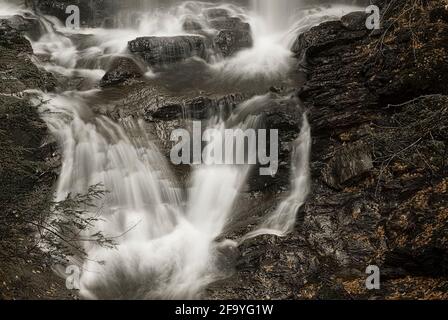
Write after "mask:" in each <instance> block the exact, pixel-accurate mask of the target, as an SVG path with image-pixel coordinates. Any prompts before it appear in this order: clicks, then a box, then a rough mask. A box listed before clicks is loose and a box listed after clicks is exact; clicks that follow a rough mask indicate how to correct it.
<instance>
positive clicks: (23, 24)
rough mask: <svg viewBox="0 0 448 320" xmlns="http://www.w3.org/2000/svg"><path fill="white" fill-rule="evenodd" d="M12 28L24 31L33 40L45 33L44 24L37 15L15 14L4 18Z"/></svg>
mask: <svg viewBox="0 0 448 320" xmlns="http://www.w3.org/2000/svg"><path fill="white" fill-rule="evenodd" d="M4 21H5V23H6V24H7V25H8V26H10V27H11V28H12V29H15V30H17V31H19V32H22V33H24V34H26V35H27V36H29V37H30V38H31V39H32V40H34V41H36V40H38V39H39V38H40V37H41V36H42V34H43V33H44V29H43V26H42V24H41V23H40V21H39V19H38V18H37V17H33V16H31V15H25V16H20V15H15V16H12V17H10V18H7V19H5V20H4Z"/></svg>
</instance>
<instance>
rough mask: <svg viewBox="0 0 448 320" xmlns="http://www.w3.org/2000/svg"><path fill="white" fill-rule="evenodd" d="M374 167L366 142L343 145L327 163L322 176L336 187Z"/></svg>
mask: <svg viewBox="0 0 448 320" xmlns="http://www.w3.org/2000/svg"><path fill="white" fill-rule="evenodd" d="M371 169H373V160H372V155H371V151H370V150H369V148H368V146H367V145H365V144H359V143H358V144H352V145H348V146H343V147H342V148H341V149H339V150H337V151H336V153H335V155H334V156H333V157H332V158H331V160H330V161H329V162H328V163H327V165H326V167H325V169H324V170H323V173H322V176H323V179H324V181H325V182H326V183H327V184H328V185H329V186H331V187H333V188H335V189H341V188H342V187H343V185H344V184H346V183H347V182H350V181H351V180H353V179H355V178H359V177H360V176H362V175H363V174H365V173H367V172H369V171H370V170H371Z"/></svg>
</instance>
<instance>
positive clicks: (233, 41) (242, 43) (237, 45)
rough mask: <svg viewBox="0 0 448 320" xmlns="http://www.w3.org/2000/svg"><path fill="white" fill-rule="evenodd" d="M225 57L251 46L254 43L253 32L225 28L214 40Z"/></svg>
mask: <svg viewBox="0 0 448 320" xmlns="http://www.w3.org/2000/svg"><path fill="white" fill-rule="evenodd" d="M214 42H215V45H216V46H217V47H218V48H219V50H220V51H221V53H222V55H223V56H224V57H229V56H232V55H234V54H235V53H236V52H238V51H241V50H242V49H247V48H251V47H252V45H253V39H252V33H251V32H250V31H245V30H223V31H220V32H219V33H218V35H217V37H216V38H215V40H214Z"/></svg>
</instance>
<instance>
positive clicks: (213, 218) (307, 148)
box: [0, 0, 333, 299]
mask: <svg viewBox="0 0 448 320" xmlns="http://www.w3.org/2000/svg"><path fill="white" fill-rule="evenodd" d="M178 2H179V3H178ZM162 3H164V4H166V2H165V1H140V0H138V1H132V2H131V3H130V4H128V8H126V9H123V14H126V10H131V11H132V10H133V11H135V10H137V9H139V10H141V12H139V17H140V19H139V20H138V21H134V22H136V23H129V24H126V23H124V22H123V21H125V20H126V19H124V20H123V21H122V22H123V26H122V27H120V28H116V29H114V30H113V32H112V31H111V30H108V29H103V28H96V29H81V30H67V29H66V28H65V26H64V25H63V24H62V23H60V22H58V21H57V20H56V19H54V18H51V17H45V19H43V20H42V22H43V23H44V25H45V28H46V31H47V32H46V34H44V35H43V36H42V37H41V39H39V40H38V41H35V42H32V45H33V49H34V51H35V53H36V54H38V55H39V56H43V57H46V58H47V59H43V60H44V61H45V62H39V61H38V60H36V63H38V64H39V65H40V66H42V67H44V68H45V69H47V70H48V71H51V72H54V73H55V74H57V75H58V76H59V77H61V78H64V79H67V78H68V79H74V80H75V79H76V78H83V80H86V79H88V80H89V81H90V82H88V83H87V84H86V85H85V86H86V88H83V90H86V91H81V90H77V91H72V90H73V89H70V90H68V91H64V90H67V89H60V91H58V92H57V93H43V92H32V93H33V94H37V98H36V101H35V103H36V105H41V107H40V111H41V113H42V117H43V119H44V120H45V121H46V123H47V125H48V128H49V129H50V131H51V133H52V134H53V136H54V137H56V138H57V139H58V141H59V145H60V147H61V150H62V152H63V154H62V156H63V161H62V168H61V172H60V176H59V179H58V183H57V190H56V198H57V200H62V199H64V198H66V197H67V195H68V194H83V193H85V192H86V191H87V190H88V189H89V187H90V186H92V185H96V184H99V183H100V184H102V185H103V186H104V188H105V189H106V190H107V191H108V192H109V193H107V195H106V197H105V198H104V199H101V200H98V203H97V207H98V211H95V212H90V213H89V214H90V215H91V216H92V217H96V216H98V215H100V217H101V219H100V220H98V221H97V222H96V223H95V225H94V228H93V230H88V231H84V232H85V234H81V235H82V236H85V237H88V236H89V234H94V233H96V232H102V233H104V234H105V236H109V237H113V238H114V239H115V240H116V242H117V247H116V248H115V249H113V250H110V249H107V248H104V247H101V246H100V245H98V244H95V243H91V242H86V243H84V249H85V251H86V253H87V258H85V257H80V256H78V255H76V254H73V256H72V257H70V259H71V260H70V262H71V263H73V264H76V265H78V266H79V267H80V268H81V270H82V277H81V291H80V294H81V296H82V297H83V298H88V299H160V298H170V299H181V298H198V297H200V294H201V292H202V291H203V289H204V288H205V287H206V286H207V285H208V284H210V283H211V282H213V281H215V280H217V279H221V278H223V277H225V276H227V275H228V274H227V271H228V270H223V268H222V264H223V263H222V259H224V258H225V257H224V258H223V252H232V251H233V250H234V249H235V248H236V247H237V245H238V244H237V243H236V242H233V241H227V240H223V241H219V240H217V239H222V238H224V237H225V236H226V234H224V230H225V229H226V227H227V226H228V225H229V221H232V220H237V219H238V216H237V215H236V214H235V204H236V203H237V201H238V200H239V198H240V195H241V191H242V189H243V188H244V186H245V184H246V182H247V178H248V176H249V173H250V169H251V166H249V165H244V166H237V165H226V166H222V165H206V164H204V165H196V166H192V168H191V170H192V173H191V178H190V181H189V184H188V186H189V187H188V188H187V189H186V190H182V189H181V188H180V187H179V185H178V184H177V181H176V177H175V175H174V174H173V173H172V172H171V166H170V164H169V162H168V161H169V160H168V159H167V158H166V156H165V155H163V154H162V152H161V151H160V150H159V148H158V147H157V145H156V143H155V142H154V141H155V139H156V138H155V137H154V136H153V133H152V132H149V131H148V128H147V126H146V125H145V122H144V121H143V120H141V119H140V120H138V119H132V120H131V119H128V118H125V119H121V120H120V121H112V120H111V119H110V118H109V117H107V116H105V115H102V114H98V113H97V111H96V110H97V108H96V107H98V104H96V103H95V102H92V101H98V100H101V97H99V96H101V94H104V92H102V91H101V89H97V88H98V82H99V80H100V78H101V77H102V75H103V74H104V73H105V71H106V70H105V65H106V64H105V63H104V60H107V61H109V60H108V59H112V58H114V57H115V56H116V55H121V54H124V53H126V49H127V42H128V41H129V40H133V39H135V38H137V37H140V36H150V35H152V36H173V35H179V34H185V31H183V29H182V24H183V22H184V18H185V17H186V16H194V17H196V18H198V19H199V20H200V19H203V18H204V12H205V11H204V10H207V9H209V8H217V7H218V8H220V9H222V8H225V9H226V10H228V11H229V12H230V15H231V16H238V17H242V18H243V20H244V21H247V22H249V23H250V25H251V27H252V30H253V34H254V38H255V39H254V46H253V48H249V49H247V50H243V51H241V52H239V53H238V54H236V55H235V56H232V57H229V58H226V59H224V58H221V59H218V60H216V61H211V62H209V63H205V62H204V63H203V64H202V65H205V67H204V68H205V70H206V72H208V73H207V75H209V76H210V77H211V78H213V79H214V81H217V82H218V83H219V84H221V81H222V82H223V83H224V82H225V81H226V82H233V83H236V84H239V81H241V80H245V81H247V82H255V81H258V80H259V79H260V78H262V79H269V80H272V81H276V80H279V79H285V78H286V75H287V74H288V72H289V71H290V70H291V67H292V66H293V65H294V60H293V58H292V54H291V51H290V50H289V48H288V42H287V41H286V42H285V41H284V36H285V35H287V34H288V31H289V32H293V31H291V30H296V31H297V30H301V31H303V30H306V28H309V27H311V26H312V25H314V24H316V23H318V22H319V21H321V20H322V19H325V18H324V17H325V12H326V11H325V10H324V11H322V12H321V11H319V12H318V13H317V14H315V13H313V14H310V17H313V18H309V19H302V20H299V23H298V25H296V26H293V24H292V23H291V22H290V21H288V17H289V18H291V19H292V20H293V18H294V15H295V11H296V10H297V9H299V8H300V4H301V2H300V1H293V0H278V1H273V0H252V6H253V9H254V10H255V11H256V13H257V15H253V13H252V12H247V11H245V9H243V8H240V7H238V6H236V5H231V4H214V3H211V2H196V1H183V2H181V1H170V2H169V5H167V6H168V8H165V9H163V10H159V11H158V10H155V9H158V8H161V7H162ZM0 9H1V10H3V11H1V10H0V14H1V13H2V12H5V13H10V12H16V8H13V7H7V6H0ZM131 11H128V12H131ZM332 13H333V12H332ZM298 27H299V28H298ZM76 39H77V40H76ZM79 39H85V41H86V42H85V43H84V42H82V43H81V45H80V43H76V41H78V42H79V41H82V40H79ZM148 69H149V68H148ZM179 69H180V70H183V69H181V68H179ZM149 71H150V70H149ZM149 71H148V72H149ZM167 72H171V71H170V70H168V71H167ZM172 78H177V77H172ZM159 79H160V78H158V75H155V76H154V77H153V79H151V80H152V81H157V80H159ZM149 85H151V84H149ZM253 87H256V86H253ZM112 90H113V89H112ZM107 92H112V91H107ZM122 93H123V91H119V92H118V93H115V94H122ZM251 93H252V92H251ZM95 99H97V100H95ZM269 99H272V98H271V95H264V96H255V97H252V98H250V99H248V100H246V101H245V102H243V103H241V104H239V105H238V106H237V108H235V110H234V114H232V119H242V121H236V122H232V121H224V119H220V118H212V119H211V120H210V121H209V122H208V123H207V125H208V128H209V129H210V128H213V129H215V132H216V134H223V131H224V130H225V129H227V126H229V127H230V128H233V129H241V130H244V129H247V128H257V127H258V125H259V123H258V122H259V117H258V116H257V115H256V112H253V113H251V112H252V111H254V110H255V111H256V110H259V109H258V108H259V107H260V106H262V107H264V108H266V107H267V106H269V105H270V103H271V102H272V101H270V100H269ZM43 101H44V103H42V102H43ZM109 102H110V101H105V102H104V101H101V103H99V104H100V106H101V107H105V108H106V109H107V107H108V106H109V105H108V103H109ZM102 103H103V104H104V105H103V104H102ZM248 110H250V111H248ZM248 114H250V115H249V116H248ZM254 114H255V115H254ZM204 122H205V121H204ZM299 129H300V128H297V130H299ZM213 141H215V140H213ZM294 149H295V152H294V155H293V157H292V159H291V161H292V168H293V170H292V174H291V176H292V177H291V185H292V188H291V189H292V190H291V192H290V194H289V196H288V197H287V198H286V199H285V200H284V201H280V200H279V204H278V207H277V209H276V210H274V212H272V213H271V214H270V215H268V216H266V217H264V219H263V221H262V222H261V223H260V225H259V226H258V227H256V229H255V230H254V231H253V232H251V233H249V234H247V235H246V236H243V238H242V239H243V240H241V241H244V240H245V239H247V238H251V237H255V236H258V235H260V234H274V235H278V236H284V235H285V234H287V233H288V232H290V231H291V230H292V228H293V226H294V223H295V220H296V214H297V211H298V210H299V209H300V207H301V206H302V205H303V204H304V202H305V200H306V197H307V196H308V194H309V191H310V190H309V188H310V166H309V158H310V152H311V130H310V126H309V124H308V120H307V117H306V115H304V118H303V124H302V126H301V132H300V136H299V138H298V139H297V141H295V143H294ZM213 156H214V155H212V154H207V155H206V159H205V160H206V162H208V161H210V160H213V159H212V158H213ZM211 162H213V161H211ZM233 222H234V221H233ZM224 255H225V254H224ZM98 262H104V263H98Z"/></svg>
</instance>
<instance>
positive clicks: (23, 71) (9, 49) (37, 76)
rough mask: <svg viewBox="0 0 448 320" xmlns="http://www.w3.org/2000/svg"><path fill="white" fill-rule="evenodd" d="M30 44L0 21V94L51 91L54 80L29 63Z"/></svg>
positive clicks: (7, 24) (19, 33) (54, 83)
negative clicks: (37, 90) (40, 90)
mask: <svg viewBox="0 0 448 320" xmlns="http://www.w3.org/2000/svg"><path fill="white" fill-rule="evenodd" d="M32 53H33V49H32V47H31V44H30V42H29V41H28V40H27V39H26V38H25V37H24V36H23V35H22V33H21V32H20V31H18V30H16V29H14V28H12V27H11V26H10V25H9V23H8V22H5V21H4V20H1V21H0V92H2V93H6V94H14V93H19V92H21V91H23V90H26V89H42V90H52V89H53V88H54V87H55V86H56V80H55V78H54V77H53V76H52V74H50V73H48V72H46V71H43V70H40V69H39V68H38V67H36V66H35V65H34V63H33V62H32V61H31V58H30V55H31V54H32Z"/></svg>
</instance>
